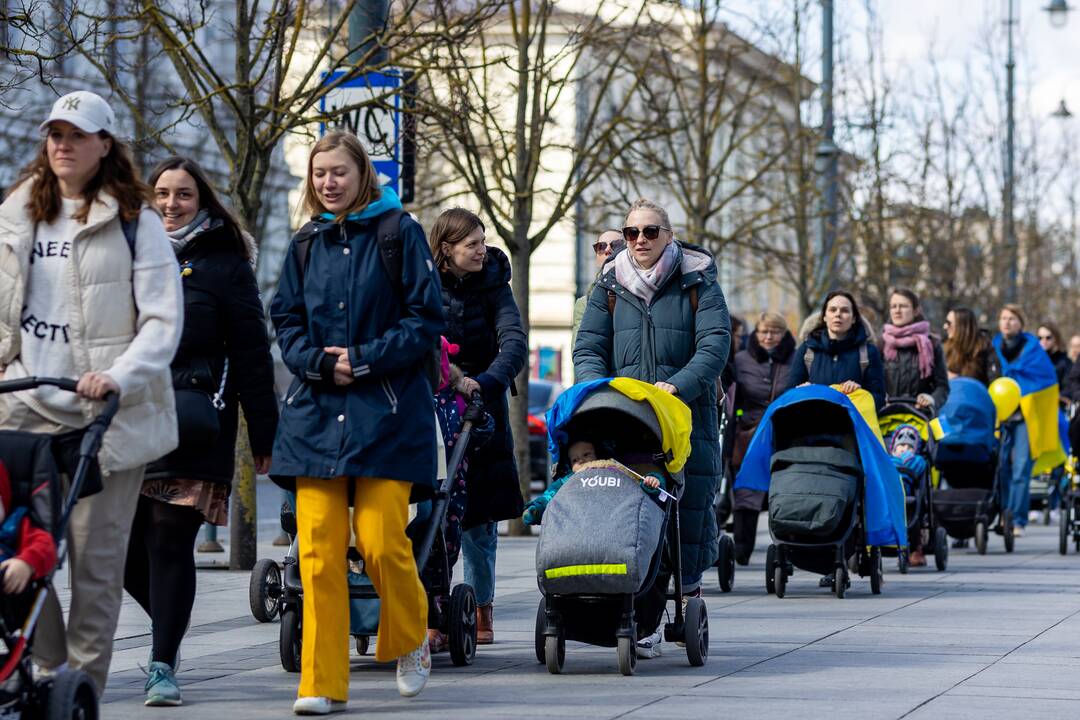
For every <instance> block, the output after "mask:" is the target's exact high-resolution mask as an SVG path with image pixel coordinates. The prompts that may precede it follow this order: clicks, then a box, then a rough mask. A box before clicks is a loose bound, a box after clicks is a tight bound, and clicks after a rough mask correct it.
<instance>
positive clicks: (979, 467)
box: [934, 377, 1015, 555]
mask: <svg viewBox="0 0 1080 720" xmlns="http://www.w3.org/2000/svg"><path fill="white" fill-rule="evenodd" d="M936 422H937V424H938V426H939V428H940V432H939V434H940V438H939V439H938V442H937V450H936V452H935V455H934V466H935V467H937V469H938V470H939V471H940V472H941V477H942V480H943V483H942V486H941V488H939V489H938V490H937V492H935V493H934V519H935V521H936V522H937V523H938V524H939V525H941V527H943V528H944V529H945V531H946V532H947V533H948V534H949V535H951V536H952V537H954V538H957V539H958V540H966V539H968V538H972V537H974V538H975V549H976V550H977V551H978V553H979V554H980V555H985V554H986V546H987V543H988V540H989V534H990V528H991V527H993V528H994V530H995V532H998V533H1000V534H1002V535H1003V537H1004V540H1005V552H1012V551H1013V546H1014V538H1013V523H1012V513H1011V511H1010V510H1009V509H1008V508H1007V507H1005V495H1004V492H1005V490H1004V488H1005V486H1004V483H1003V482H1002V478H1001V477H1000V475H1001V473H1000V472H999V466H1000V464H1001V462H1002V459H1001V457H1000V454H1001V448H1002V446H1003V445H1004V443H999V442H998V440H997V438H996V437H995V433H994V429H995V425H996V423H997V411H996V410H995V408H994V403H993V401H992V400H991V399H990V394H989V393H988V392H987V391H986V388H985V387H984V386H983V385H982V383H980V382H979V381H977V380H972V379H971V378H964V377H958V378H954V379H952V380H950V381H949V400H948V402H946V403H945V406H944V407H942V408H941V413H940V416H939V417H938V419H937V421H936ZM1014 427H1015V426H1014V425H1012V424H1010V423H1009V422H1006V423H1004V424H1002V426H1001V433H1002V434H1003V435H1004V434H1005V433H1010V432H1013V431H1014Z"/></svg>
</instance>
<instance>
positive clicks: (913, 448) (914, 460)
mask: <svg viewBox="0 0 1080 720" xmlns="http://www.w3.org/2000/svg"><path fill="white" fill-rule="evenodd" d="M888 444H889V455H890V456H891V457H892V462H893V465H895V466H896V469H897V471H898V472H899V474H900V479H901V480H902V481H903V482H904V492H905V493H906V494H907V495H914V494H915V482H917V480H918V478H919V477H921V476H922V474H923V473H924V472H926V468H927V467H928V465H927V462H926V458H924V457H923V456H922V454H921V453H922V439H921V438H920V437H919V430H918V429H917V428H916V427H915V426H914V425H901V426H899V427H898V428H896V430H894V431H893V433H892V435H890V436H889V443H888ZM904 469H906V470H908V471H910V472H904Z"/></svg>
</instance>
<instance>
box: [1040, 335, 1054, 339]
mask: <svg viewBox="0 0 1080 720" xmlns="http://www.w3.org/2000/svg"><path fill="white" fill-rule="evenodd" d="M1039 339H1040V340H1053V339H1054V336H1053V335H1040V336H1039Z"/></svg>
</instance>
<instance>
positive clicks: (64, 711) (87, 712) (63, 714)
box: [45, 670, 100, 720]
mask: <svg viewBox="0 0 1080 720" xmlns="http://www.w3.org/2000/svg"><path fill="white" fill-rule="evenodd" d="M47 692H48V695H47V700H46V708H47V709H46V712H45V717H46V718H47V719H48V720H72V718H78V719H79V720H97V719H98V717H100V714H99V712H98V698H97V692H96V691H95V690H94V683H93V681H92V680H90V676H89V675H87V674H86V673H84V672H82V671H81V670H68V671H66V672H62V673H60V674H59V675H57V676H56V679H55V680H53V683H52V687H50V688H49V689H48V691H47Z"/></svg>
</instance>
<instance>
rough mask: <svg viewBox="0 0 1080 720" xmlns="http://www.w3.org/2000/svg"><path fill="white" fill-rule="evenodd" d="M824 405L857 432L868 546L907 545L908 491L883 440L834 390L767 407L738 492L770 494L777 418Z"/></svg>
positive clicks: (818, 388)
mask: <svg viewBox="0 0 1080 720" xmlns="http://www.w3.org/2000/svg"><path fill="white" fill-rule="evenodd" d="M822 401H823V402H828V403H832V404H834V405H837V406H839V407H841V408H843V409H844V410H845V411H847V414H848V417H850V418H851V424H852V426H853V427H854V428H855V442H856V444H857V446H858V449H859V457H860V458H861V460H862V466H863V472H864V474H865V477H866V507H865V515H866V542H867V543H868V544H870V545H877V546H892V545H895V546H900V547H903V546H906V545H907V522H906V520H905V517H904V488H903V485H902V484H901V482H900V477H899V475H897V472H896V468H895V467H894V466H893V464H892V460H891V459H890V458H889V456H888V454H887V453H886V452H885V448H884V447H883V446H882V444H881V439H880V437H879V435H878V434H877V433H876V432H875V431H874V430H873V429H871V428H870V426H869V425H867V424H866V421H865V420H864V419H863V416H862V415H861V414H860V413H859V411H858V409H857V408H856V407H855V405H853V404H852V402H851V400H850V399H848V397H847V396H846V395H844V394H843V393H842V392H839V391H837V390H834V389H832V388H831V387H826V386H824V385H805V386H803V387H799V388H794V389H792V390H789V391H788V392H786V393H784V394H783V395H782V396H780V397H779V398H778V399H777V400H776V401H775V402H773V404H772V405H770V406H769V408H768V410H766V411H765V415H764V417H762V418H761V423H760V424H759V425H758V428H757V431H756V432H755V433H754V439H753V440H752V441H751V442H750V447H749V449H748V450H747V451H746V456H745V458H743V464H742V467H741V468H740V470H739V476H738V477H737V478H736V480H735V489H736V490H738V489H739V488H746V489H748V490H760V491H763V492H768V490H769V480H770V473H769V463H770V460H771V458H772V455H773V452H775V448H774V441H773V416H774V415H775V414H776V413H777V412H785V413H786V412H791V411H796V412H797V406H798V405H800V404H802V403H807V402H811V403H814V402H822ZM789 409H790V410H789ZM804 421H805V422H806V423H807V424H811V425H812V424H814V423H818V424H820V419H819V418H815V417H813V416H807V417H806V418H805V420H804ZM820 429H822V430H825V429H827V428H820Z"/></svg>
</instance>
